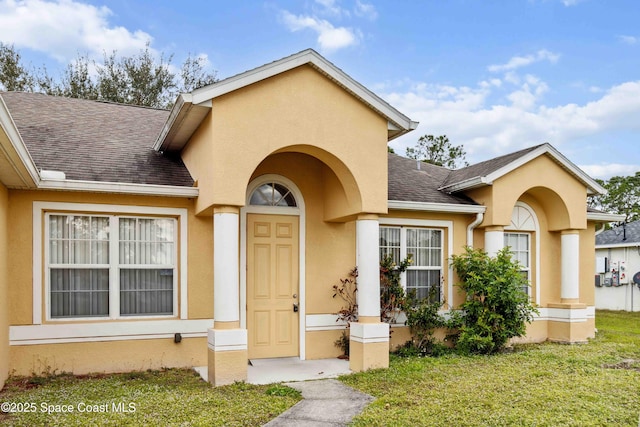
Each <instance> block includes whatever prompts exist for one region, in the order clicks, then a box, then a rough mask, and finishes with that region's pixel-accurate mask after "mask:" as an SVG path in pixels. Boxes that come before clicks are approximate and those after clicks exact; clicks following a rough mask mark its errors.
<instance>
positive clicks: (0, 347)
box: [0, 184, 11, 389]
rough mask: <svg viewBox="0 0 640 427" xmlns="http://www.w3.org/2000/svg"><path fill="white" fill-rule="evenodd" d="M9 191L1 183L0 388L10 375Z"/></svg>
mask: <svg viewBox="0 0 640 427" xmlns="http://www.w3.org/2000/svg"><path fill="white" fill-rule="evenodd" d="M8 207H9V192H8V191H7V189H6V188H5V187H4V185H2V184H0V389H1V388H2V387H3V386H4V382H5V380H6V379H7V376H8V375H9V315H8V312H9V306H10V305H11V304H10V301H9V299H8V298H7V297H8V294H9V292H8V287H9V282H8V280H9V275H8V272H7V269H8V264H7V252H8V247H7V240H8V239H7V216H8V210H9V209H8Z"/></svg>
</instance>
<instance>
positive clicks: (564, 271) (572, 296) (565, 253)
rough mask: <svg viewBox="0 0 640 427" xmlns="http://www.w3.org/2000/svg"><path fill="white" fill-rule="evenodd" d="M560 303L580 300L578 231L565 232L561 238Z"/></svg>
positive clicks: (571, 302)
mask: <svg viewBox="0 0 640 427" xmlns="http://www.w3.org/2000/svg"><path fill="white" fill-rule="evenodd" d="M560 244H561V251H562V261H561V264H560V268H561V275H560V301H561V302H562V303H568V304H573V303H578V302H579V300H580V274H579V273H580V235H579V234H578V230H564V231H563V232H562V234H561V237H560Z"/></svg>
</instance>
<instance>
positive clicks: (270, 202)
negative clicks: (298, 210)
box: [249, 182, 298, 208]
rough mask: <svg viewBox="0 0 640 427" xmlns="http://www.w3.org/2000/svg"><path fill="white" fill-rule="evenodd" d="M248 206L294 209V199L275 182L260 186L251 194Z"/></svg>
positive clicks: (289, 192) (287, 190)
mask: <svg viewBox="0 0 640 427" xmlns="http://www.w3.org/2000/svg"><path fill="white" fill-rule="evenodd" d="M249 204H250V205H253V206H282V207H293V208H294V207H296V206H298V205H297V204H296V199H295V197H293V193H291V190H289V189H288V188H287V187H285V186H284V185H282V184H278V183H277V182H270V183H267V184H262V185H261V186H260V187H258V188H256V189H255V190H254V192H253V194H251V198H250V199H249Z"/></svg>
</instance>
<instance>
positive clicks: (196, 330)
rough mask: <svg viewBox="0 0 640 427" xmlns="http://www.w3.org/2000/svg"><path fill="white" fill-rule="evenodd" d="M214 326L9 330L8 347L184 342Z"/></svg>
mask: <svg viewBox="0 0 640 427" xmlns="http://www.w3.org/2000/svg"><path fill="white" fill-rule="evenodd" d="M92 320H94V319H92ZM119 320H121V319H119ZM212 325H213V319H194V320H179V319H170V320H169V319H155V320H138V319H132V320H131V321H113V322H112V321H108V322H105V321H102V322H96V321H92V322H82V323H68V322H61V323H56V324H51V323H49V324H44V325H25V326H10V327H9V344H10V345H36V344H61V343H73V342H98V341H126V340H145V339H163V338H171V339H173V336H174V334H176V333H180V334H182V336H183V337H184V338H195V337H206V336H207V329H208V328H211V327H212Z"/></svg>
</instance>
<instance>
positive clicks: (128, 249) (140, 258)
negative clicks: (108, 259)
mask: <svg viewBox="0 0 640 427" xmlns="http://www.w3.org/2000/svg"><path fill="white" fill-rule="evenodd" d="M174 224H175V222H174V221H173V220H169V219H155V218H150V219H147V218H121V219H120V226H119V231H120V236H119V239H120V248H119V249H120V256H119V258H120V264H125V265H127V264H138V265H173V262H174V259H173V258H174V255H173V253H174V242H173V236H174Z"/></svg>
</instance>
